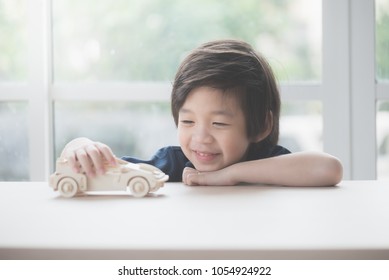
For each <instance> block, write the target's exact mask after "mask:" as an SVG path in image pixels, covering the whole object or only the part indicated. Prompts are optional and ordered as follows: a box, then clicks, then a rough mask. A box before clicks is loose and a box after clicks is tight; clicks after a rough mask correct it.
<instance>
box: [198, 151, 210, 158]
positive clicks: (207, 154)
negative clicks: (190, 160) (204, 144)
mask: <svg viewBox="0 0 389 280" xmlns="http://www.w3.org/2000/svg"><path fill="white" fill-rule="evenodd" d="M197 153H198V154H199V155H200V156H202V157H206V156H210V155H212V154H211V153H201V152H197Z"/></svg>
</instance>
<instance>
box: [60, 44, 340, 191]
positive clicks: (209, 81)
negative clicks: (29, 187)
mask: <svg viewBox="0 0 389 280" xmlns="http://www.w3.org/2000/svg"><path fill="white" fill-rule="evenodd" d="M171 107H172V113H173V118H174V121H175V123H176V126H177V129H178V139H179V143H180V147H165V148H162V149H160V150H159V151H158V152H157V153H156V154H155V155H154V156H153V157H152V159H151V160H148V161H143V160H139V159H136V158H132V157H123V159H125V160H127V161H131V162H135V163H139V162H145V163H149V164H152V165H155V166H157V167H158V168H160V169H161V170H162V171H164V172H165V173H167V174H168V175H169V177H170V181H173V182H177V181H183V182H184V183H185V184H187V185H235V184H238V183H264V184H276V185H285V186H327V185H335V184H337V183H339V182H340V180H341V179H342V165H341V163H340V162H339V160H338V159H336V158H335V157H333V156H330V155H328V154H325V153H308V152H300V153H294V154H292V153H290V152H289V151H288V150H287V149H285V148H283V147H281V146H278V145H277V142H278V134H279V131H278V129H279V115H280V96H279V91H278V88H277V85H276V81H275V78H274V75H273V72H272V70H271V68H270V66H269V64H268V63H267V62H266V60H265V59H264V58H263V57H262V56H261V55H259V54H258V53H256V52H255V51H254V50H253V48H252V47H251V46H250V45H249V44H247V43H245V42H242V41H237V40H221V41H213V42H209V43H207V44H204V45H202V46H200V47H198V48H197V49H195V50H193V51H192V52H191V53H190V54H189V55H188V56H187V57H186V58H185V60H184V61H183V62H182V64H181V66H180V67H179V69H178V71H177V74H176V77H175V80H174V84H173V90H172V97H171ZM61 157H65V158H67V159H68V161H69V163H70V164H71V166H72V167H73V169H74V170H75V171H77V172H78V171H79V170H80V166H82V167H83V168H84V170H86V172H87V173H89V175H92V176H94V175H96V173H98V174H103V173H104V172H105V171H104V167H103V164H102V163H103V161H104V160H108V161H110V162H112V164H114V163H115V160H114V155H113V153H112V151H111V149H110V148H109V147H108V146H107V145H105V144H102V143H99V142H94V141H92V140H89V139H87V138H78V139H75V140H73V141H71V142H69V143H68V144H67V145H66V147H65V149H64V150H63V152H62V155H61Z"/></svg>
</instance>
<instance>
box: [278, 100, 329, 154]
mask: <svg viewBox="0 0 389 280" xmlns="http://www.w3.org/2000/svg"><path fill="white" fill-rule="evenodd" d="M322 134H323V120H322V107H321V102H319V101H309V102H298V101H295V102H291V101H288V102H283V104H282V111H281V119H280V140H279V144H280V145H282V146H284V147H285V148H288V149H289V150H290V151H292V152H299V151H322V150H323V136H322Z"/></svg>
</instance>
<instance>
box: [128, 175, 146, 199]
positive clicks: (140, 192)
mask: <svg viewBox="0 0 389 280" xmlns="http://www.w3.org/2000/svg"><path fill="white" fill-rule="evenodd" d="M128 186H129V188H130V190H131V193H132V194H133V195H134V196H135V197H142V196H145V195H146V194H148V193H149V191H150V186H149V182H147V180H146V179H145V178H142V177H136V178H133V179H132V180H131V181H130V183H129V185H128Z"/></svg>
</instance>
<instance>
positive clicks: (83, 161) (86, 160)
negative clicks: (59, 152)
mask: <svg viewBox="0 0 389 280" xmlns="http://www.w3.org/2000/svg"><path fill="white" fill-rule="evenodd" d="M75 153H76V159H77V161H78V162H79V163H80V165H81V167H82V168H83V169H84V171H85V172H86V173H87V174H88V175H90V176H94V175H95V172H94V167H93V162H92V160H91V158H90V157H89V156H88V154H87V152H86V150H85V149H78V150H76V151H75Z"/></svg>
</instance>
